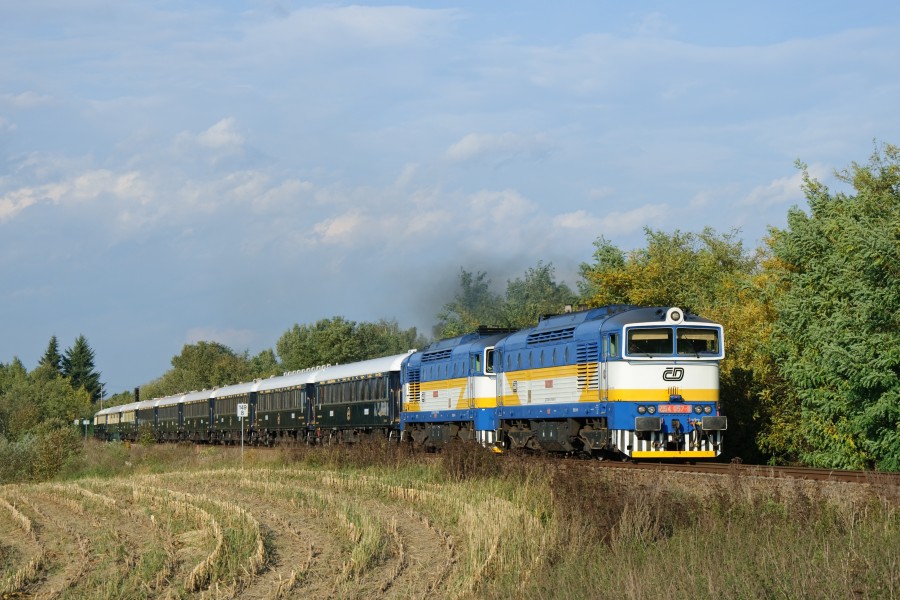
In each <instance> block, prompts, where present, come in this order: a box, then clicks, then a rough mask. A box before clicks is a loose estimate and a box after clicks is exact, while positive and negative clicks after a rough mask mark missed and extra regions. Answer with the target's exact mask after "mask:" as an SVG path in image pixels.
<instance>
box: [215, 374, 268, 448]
mask: <svg viewBox="0 0 900 600" xmlns="http://www.w3.org/2000/svg"><path fill="white" fill-rule="evenodd" d="M258 385H259V384H258V382H250V383H238V384H235V385H227V386H225V387H221V388H219V389H217V390H215V391H214V392H213V393H212V395H211V397H212V405H213V419H212V427H211V428H210V436H211V440H212V441H217V442H223V443H233V442H240V441H241V429H242V428H243V439H244V440H245V441H248V442H249V441H250V430H251V424H252V423H253V417H254V414H253V413H254V409H255V405H256V387H257V386H258ZM242 404H244V405H247V416H245V417H243V418H240V416H239V415H238V407H239V406H240V405H242Z"/></svg>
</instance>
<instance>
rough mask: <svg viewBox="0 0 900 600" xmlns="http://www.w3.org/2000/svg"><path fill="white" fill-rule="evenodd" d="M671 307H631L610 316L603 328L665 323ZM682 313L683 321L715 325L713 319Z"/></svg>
mask: <svg viewBox="0 0 900 600" xmlns="http://www.w3.org/2000/svg"><path fill="white" fill-rule="evenodd" d="M671 308H675V307H673V306H641V307H633V308H632V310H629V311H627V312H625V313H621V314H617V315H614V316H612V317H611V318H610V319H609V320H608V321H607V322H606V323H604V329H609V328H610V327H611V328H615V329H619V328H621V327H622V326H623V325H629V324H631V323H654V322H657V321H658V322H660V323H665V322H666V320H667V318H666V314H667V313H668V311H669V310H670V309H671ZM682 312H683V313H684V322H685V323H697V324H698V325H699V324H709V325H715V324H716V323H714V322H713V321H710V320H709V319H704V318H702V317H698V316H697V315H695V314H693V313H690V312H687V311H682Z"/></svg>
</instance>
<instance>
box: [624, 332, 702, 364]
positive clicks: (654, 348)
mask: <svg viewBox="0 0 900 600" xmlns="http://www.w3.org/2000/svg"><path fill="white" fill-rule="evenodd" d="M627 347H628V354H629V355H630V356H646V357H654V356H672V355H673V354H676V353H677V355H678V356H693V357H696V358H700V357H701V356H710V355H716V356H717V355H718V354H719V351H720V346H719V331H718V330H717V329H700V328H693V327H690V328H689V327H677V328H671V327H658V328H647V329H643V328H642V329H631V330H630V331H629V332H628V346H627Z"/></svg>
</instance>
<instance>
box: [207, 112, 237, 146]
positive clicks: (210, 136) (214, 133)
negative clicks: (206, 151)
mask: <svg viewBox="0 0 900 600" xmlns="http://www.w3.org/2000/svg"><path fill="white" fill-rule="evenodd" d="M197 143H199V144H200V145H201V146H205V147H206V148H210V149H212V150H229V149H230V150H237V149H240V147H241V146H243V144H244V137H243V136H242V135H241V134H240V133H238V132H237V130H236V129H235V120H234V117H227V118H225V119H222V120H221V121H219V122H218V123H216V124H215V125H213V126H212V127H210V128H209V129H207V130H206V131H204V132H202V133H200V134H199V135H198V136H197Z"/></svg>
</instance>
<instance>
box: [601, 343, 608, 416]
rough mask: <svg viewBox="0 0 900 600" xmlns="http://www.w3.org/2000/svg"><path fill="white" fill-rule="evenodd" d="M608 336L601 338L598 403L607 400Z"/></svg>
mask: <svg viewBox="0 0 900 600" xmlns="http://www.w3.org/2000/svg"><path fill="white" fill-rule="evenodd" d="M609 354H610V346H609V336H608V335H607V336H604V337H603V350H602V351H601V352H600V401H601V402H606V401H608V400H609Z"/></svg>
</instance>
